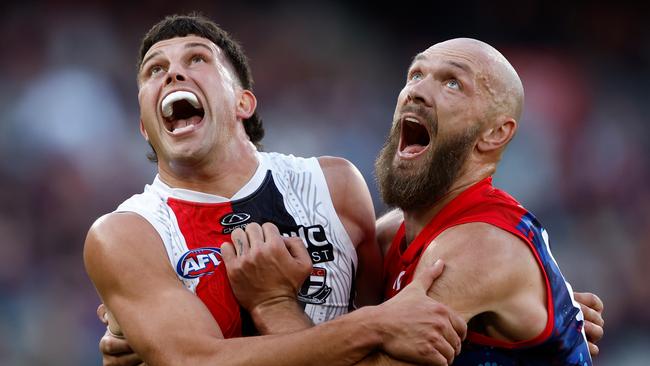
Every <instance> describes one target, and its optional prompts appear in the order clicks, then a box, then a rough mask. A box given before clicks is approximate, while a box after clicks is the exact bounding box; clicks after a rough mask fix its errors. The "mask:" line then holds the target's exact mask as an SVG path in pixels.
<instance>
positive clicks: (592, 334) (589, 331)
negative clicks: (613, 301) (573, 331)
mask: <svg viewBox="0 0 650 366" xmlns="http://www.w3.org/2000/svg"><path fill="white" fill-rule="evenodd" d="M603 334H604V331H603V328H602V327H599V326H598V325H596V324H594V323H589V322H585V335H586V336H587V340H588V341H589V342H593V343H596V342H598V341H599V340H600V339H601V338H603Z"/></svg>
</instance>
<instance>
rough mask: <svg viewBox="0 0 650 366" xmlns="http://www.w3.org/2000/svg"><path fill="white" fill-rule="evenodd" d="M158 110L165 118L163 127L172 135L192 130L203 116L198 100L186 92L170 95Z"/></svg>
mask: <svg viewBox="0 0 650 366" xmlns="http://www.w3.org/2000/svg"><path fill="white" fill-rule="evenodd" d="M160 108H161V109H162V116H163V118H165V127H166V128H167V131H169V132H170V133H172V134H173V135H180V134H182V133H185V132H189V131H192V130H194V129H195V128H196V125H198V124H199V123H201V121H202V120H203V116H204V115H205V111H204V110H203V107H202V106H201V103H200V102H199V99H198V98H197V97H196V95H195V94H194V93H192V92H188V91H175V92H172V93H170V94H169V95H167V96H166V97H165V98H164V99H163V101H162V103H161V106H160Z"/></svg>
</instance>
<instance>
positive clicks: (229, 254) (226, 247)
mask: <svg viewBox="0 0 650 366" xmlns="http://www.w3.org/2000/svg"><path fill="white" fill-rule="evenodd" d="M221 259H223V262H224V263H225V264H226V269H228V266H229V265H230V263H232V262H233V261H234V260H235V259H237V251H236V250H235V246H234V245H232V243H229V242H224V243H223V244H221Z"/></svg>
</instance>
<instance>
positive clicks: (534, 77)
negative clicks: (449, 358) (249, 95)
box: [0, 0, 650, 365]
mask: <svg viewBox="0 0 650 366" xmlns="http://www.w3.org/2000/svg"><path fill="white" fill-rule="evenodd" d="M190 10H201V11H202V12H204V13H205V14H206V15H208V16H209V17H211V18H212V19H215V20H216V21H217V22H218V23H220V24H221V25H222V26H224V28H225V29H227V30H228V31H229V32H231V33H232V34H233V35H234V36H235V37H236V38H237V39H238V40H240V41H241V42H242V43H243V45H244V47H245V49H246V51H247V54H248V55H249V57H250V59H251V63H252V68H253V73H254V76H255V79H256V82H257V83H256V87H255V92H256V94H257V96H258V99H259V108H260V111H261V115H262V117H263V118H264V121H265V125H266V128H267V137H266V138H265V140H264V142H265V148H266V150H272V151H281V152H287V153H295V154H299V155H322V154H332V155H339V156H344V157H346V158H348V159H350V160H351V161H352V162H354V163H355V164H356V165H357V166H359V168H360V169H361V170H362V172H363V173H364V175H365V177H366V179H367V180H368V182H369V184H370V186H371V189H372V191H373V194H374V197H375V202H376V203H377V210H378V212H381V211H382V210H383V207H382V206H381V205H380V204H379V200H378V198H377V194H376V187H375V184H374V179H373V177H372V165H373V159H374V157H375V156H376V154H377V152H378V151H379V149H380V147H381V145H382V143H383V140H384V137H385V134H386V133H387V131H388V127H389V124H390V119H391V116H392V112H393V109H394V105H395V100H396V97H397V94H398V91H399V90H400V88H401V86H402V84H403V82H404V78H405V72H406V68H407V66H408V64H409V62H410V60H411V57H412V56H413V55H415V53H417V52H418V51H421V50H423V49H425V48H427V47H428V46H429V45H431V44H433V43H436V42H438V41H441V40H444V39H447V38H450V37H457V36H470V37H476V38H479V39H482V40H484V41H487V42H489V43H491V44H493V45H495V46H496V47H497V48H499V49H500V50H502V52H503V53H504V54H505V55H506V57H508V58H509V59H510V60H511V62H512V63H513V64H514V66H515V68H517V70H518V71H519V72H520V75H521V77H522V79H523V82H524V86H525V89H526V107H525V115H524V118H523V122H522V124H521V129H520V132H519V133H518V136H517V137H516V139H515V140H514V142H513V143H512V144H511V146H510V147H509V151H508V152H507V154H506V157H505V159H504V161H503V163H502V166H501V168H500V170H499V171H498V173H497V175H496V178H495V180H496V184H497V185H498V186H500V187H502V188H505V189H507V190H508V191H510V192H511V193H512V194H513V195H515V196H516V197H518V198H519V199H520V201H521V202H523V203H524V204H525V205H526V206H527V207H528V208H529V209H530V210H532V211H533V212H534V213H535V214H536V215H537V216H538V217H539V218H540V220H541V221H542V222H543V223H544V224H545V226H546V227H547V229H548V230H549V232H550V237H551V242H552V245H553V248H554V253H555V257H556V258H557V259H558V261H559V263H560V265H561V267H562V269H563V271H564V273H565V275H566V277H567V278H568V279H569V280H570V281H571V282H572V284H573V285H574V288H576V289H579V290H588V291H593V292H596V293H598V294H599V295H600V296H601V297H602V298H603V300H604V301H605V304H606V310H605V317H606V322H607V325H606V332H607V334H606V336H605V338H604V339H603V341H602V342H601V344H600V346H601V352H602V355H601V356H600V357H599V359H598V360H597V364H598V365H642V364H648V362H649V361H648V360H650V350H649V349H648V347H647V345H648V344H650V311H648V310H647V304H648V303H650V285H649V284H648V283H649V282H650V265H648V262H650V189H649V188H648V183H647V182H648V180H649V178H650V164H649V160H650V154H649V153H650V144H648V143H647V140H648V136H650V134H649V131H648V129H649V128H650V127H649V122H650V121H649V120H648V117H647V116H648V115H649V114H650V93H649V92H648V87H649V86H650V27H648V21H649V20H650V12H649V11H648V7H647V6H644V8H641V7H638V8H637V7H634V6H628V5H621V4H620V2H617V4H616V5H614V3H613V2H612V3H609V4H608V3H601V2H589V3H587V2H585V3H584V4H574V3H572V2H568V1H565V2H560V3H557V4H555V5H553V4H551V2H547V1H542V0H537V1H514V0H497V1H463V2H457V5H452V4H451V2H449V3H444V4H438V5H436V4H433V5H432V4H429V3H424V2H418V1H416V2H397V3H396V4H392V5H380V4H378V3H371V4H367V5H358V4H351V3H350V4H348V2H344V1H339V2H328V3H325V2H323V3H318V4H311V3H308V2H295V3H289V2H278V1H256V2H247V3H243V2H229V3H225V2H217V1H203V2H201V1H196V0H187V1H182V2H180V1H179V2H172V1H151V0H148V1H142V2H139V3H137V4H129V3H128V2H122V1H109V0H106V1H99V2H94V3H92V2H89V1H75V0H70V1H48V2H36V1H29V0H25V1H8V2H3V3H2V5H0V20H1V21H0V40H1V45H2V52H1V53H2V55H1V56H0V65H1V67H0V75H1V79H0V110H1V111H2V112H1V117H0V121H1V123H0V261H1V263H0V290H1V291H0V365H90V364H99V360H100V358H99V355H98V352H97V340H98V338H99V337H100V335H101V334H102V333H103V328H102V326H101V325H100V324H99V322H98V320H97V319H96V316H95V308H96V306H97V304H98V298H97V296H96V294H95V292H94V290H93V288H92V286H91V284H90V282H89V280H88V279H87V277H86V275H85V273H84V270H83V267H82V258H81V252H82V246H83V240H84V237H85V234H86V231H87V229H88V227H89V226H90V224H91V223H92V221H93V220H94V219H95V218H97V217H98V216H99V215H101V214H102V213H105V212H108V211H110V210H112V209H113V208H114V207H115V206H116V205H117V204H118V203H119V202H121V201H122V200H124V199H125V198H127V197H128V196H129V195H131V194H133V193H136V192H140V191H141V190H142V187H143V185H144V184H145V183H148V182H150V181H151V180H152V177H153V174H154V166H153V165H152V164H150V163H148V162H147V160H146V159H145V153H146V151H147V146H146V144H145V143H144V142H143V141H142V139H141V137H140V135H139V134H138V127H137V126H138V107H137V99H136V84H135V67H134V64H135V60H136V53H137V48H138V44H139V40H140V37H141V36H142V35H143V34H144V32H145V31H146V30H147V29H148V28H149V27H150V26H151V25H152V24H153V23H154V22H156V21H157V20H159V19H160V18H161V17H162V16H163V15H166V14H170V13H175V12H187V11H190ZM124 255H128V253H125V254H124ZM477 265H480V264H477ZM143 270H146V268H143Z"/></svg>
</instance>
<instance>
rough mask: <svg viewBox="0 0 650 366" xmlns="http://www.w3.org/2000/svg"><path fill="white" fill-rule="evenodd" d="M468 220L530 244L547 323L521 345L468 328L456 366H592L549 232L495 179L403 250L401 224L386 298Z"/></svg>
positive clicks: (456, 202) (454, 204)
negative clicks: (432, 247) (438, 241)
mask: <svg viewBox="0 0 650 366" xmlns="http://www.w3.org/2000/svg"><path fill="white" fill-rule="evenodd" d="M470 222H483V223H488V224H491V225H494V226H497V227H499V228H501V229H503V230H505V231H507V232H509V233H512V234H514V235H516V236H517V237H519V238H520V239H521V240H522V241H523V242H524V243H526V244H527V245H528V247H529V248H530V249H531V251H532V252H533V254H534V255H535V258H536V259H537V263H538V264H539V266H540V267H541V269H542V272H543V274H544V279H545V281H546V294H547V306H546V308H547V311H548V322H547V324H546V327H545V329H544V331H543V332H542V333H541V334H539V335H538V336H537V337H535V338H533V339H530V340H527V341H522V342H517V343H509V342H504V341H501V340H496V339H493V338H490V337H487V336H485V335H482V334H479V333H476V332H472V331H471V330H470V331H468V335H467V340H466V342H465V343H464V344H463V346H462V350H461V353H460V355H459V356H458V357H456V358H455V360H454V365H455V366H456V365H468V366H469V365H471V366H510V365H513V366H514V365H540V366H541V365H545V366H548V365H580V366H589V365H591V357H590V356H589V349H588V347H587V341H586V339H585V335H584V332H583V329H582V328H583V323H584V318H583V314H582V312H581V311H580V306H579V305H578V304H577V303H575V302H574V300H573V291H572V289H571V286H570V285H569V284H568V283H567V282H566V281H565V280H564V277H563V276H562V273H560V269H559V267H558V265H557V263H556V262H555V259H554V258H553V255H552V254H551V250H550V248H549V245H548V234H547V233H546V230H544V229H543V228H542V226H541V225H540V223H539V221H537V219H536V218H535V217H534V216H533V215H532V214H531V213H530V212H528V211H526V209H524V208H523V207H522V206H521V205H520V204H519V203H518V202H517V201H515V200H514V199H513V198H512V197H511V196H509V195H508V194H507V193H505V192H503V191H501V190H498V189H496V188H494V187H493V186H492V178H491V177H488V178H486V179H484V180H482V181H480V182H478V183H476V184H475V185H473V186H472V187H470V188H468V189H467V190H465V191H464V192H462V193H461V194H459V195H458V197H456V198H454V199H453V200H452V201H451V202H450V203H449V204H447V206H445V207H444V208H443V209H442V210H441V211H440V212H439V213H438V214H437V215H436V216H435V217H434V218H433V219H432V220H431V222H429V224H428V225H427V226H426V227H425V228H424V229H423V230H422V232H420V234H419V235H418V236H417V237H416V238H415V239H414V240H413V242H412V243H411V244H410V245H409V246H408V247H407V248H406V249H405V250H404V249H402V248H403V245H402V243H403V242H404V224H403V223H402V226H401V227H400V229H399V231H398V232H397V235H396V236H395V238H394V240H393V242H392V245H391V247H390V249H389V251H388V254H387V255H386V258H385V262H384V270H385V273H386V283H385V296H386V298H390V297H392V296H394V295H395V294H396V293H397V292H399V290H400V289H401V288H403V287H404V286H406V284H408V283H409V282H410V281H411V279H412V276H413V273H414V271H415V268H416V266H417V264H418V261H419V259H420V255H421V253H423V252H424V250H425V249H426V248H427V246H428V245H429V244H430V243H431V242H432V241H433V240H434V239H435V238H436V237H437V236H438V235H439V234H440V233H442V232H443V231H445V230H446V229H448V228H450V227H452V226H455V225H460V224H465V223H470ZM526 244H523V243H522V245H526ZM476 265H477V266H478V265H481V264H480V263H477V264H476Z"/></svg>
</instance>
